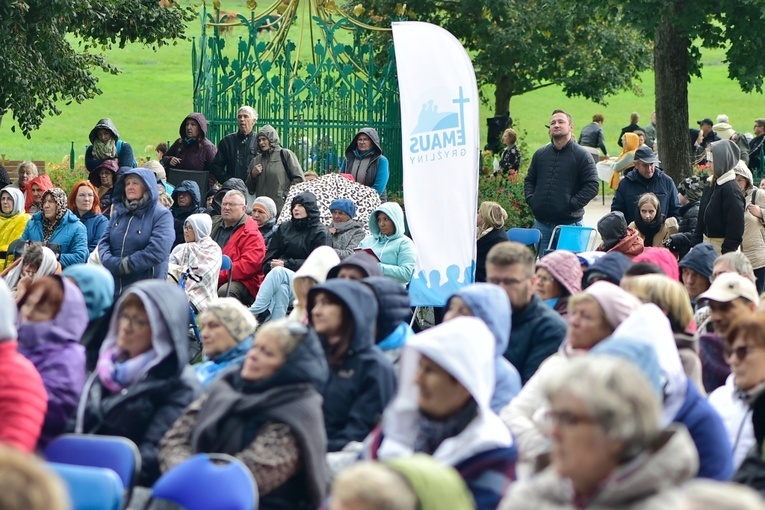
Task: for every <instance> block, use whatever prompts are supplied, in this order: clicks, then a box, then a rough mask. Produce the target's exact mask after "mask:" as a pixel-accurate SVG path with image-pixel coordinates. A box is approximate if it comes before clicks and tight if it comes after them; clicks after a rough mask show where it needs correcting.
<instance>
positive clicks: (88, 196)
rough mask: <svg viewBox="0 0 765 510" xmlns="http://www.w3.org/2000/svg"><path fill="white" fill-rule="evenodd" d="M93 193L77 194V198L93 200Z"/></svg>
mask: <svg viewBox="0 0 765 510" xmlns="http://www.w3.org/2000/svg"><path fill="white" fill-rule="evenodd" d="M93 197H94V195H93V193H77V198H93Z"/></svg>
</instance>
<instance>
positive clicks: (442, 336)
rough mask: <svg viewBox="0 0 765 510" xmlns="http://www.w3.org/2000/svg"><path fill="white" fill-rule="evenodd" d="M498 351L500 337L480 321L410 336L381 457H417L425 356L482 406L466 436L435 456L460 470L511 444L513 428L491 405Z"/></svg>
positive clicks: (450, 323) (387, 416)
mask: <svg viewBox="0 0 765 510" xmlns="http://www.w3.org/2000/svg"><path fill="white" fill-rule="evenodd" d="M495 349H496V348H495V340H494V335H493V334H492V332H491V331H490V330H489V328H488V327H487V326H486V324H484V322H483V321H482V320H481V319H478V318H477V317H457V318H456V319H453V320H450V321H448V322H445V323H442V324H439V325H438V326H434V327H432V328H430V329H428V330H425V331H423V332H422V333H420V334H417V335H415V336H413V337H411V338H409V339H408V340H407V343H406V346H405V347H404V350H403V352H402V356H401V364H400V372H399V383H398V392H397V393H396V397H395V398H394V399H393V402H391V404H390V405H389V406H388V408H387V409H386V410H385V412H384V413H383V421H382V429H383V434H384V436H385V437H384V439H383V442H382V444H381V445H380V448H379V450H378V456H379V458H380V459H386V458H392V457H398V456H401V455H404V454H407V453H409V454H410V453H412V446H413V444H414V440H415V438H416V436H417V430H418V420H419V406H418V397H419V387H418V386H417V384H416V383H415V374H416V373H417V370H418V368H417V367H418V365H419V361H420V358H421V357H422V356H426V357H428V358H429V359H431V360H432V361H433V362H434V363H436V364H437V365H438V366H440V367H441V368H442V369H444V370H445V371H446V372H448V373H449V374H450V375H451V376H452V377H454V379H456V380H457V381H458V382H459V383H460V384H461V385H462V386H463V387H464V388H465V389H466V390H467V391H468V392H469V393H470V395H471V396H472V397H473V400H475V402H476V404H477V405H478V415H477V416H476V417H475V418H474V419H473V420H472V421H471V422H470V423H469V424H468V426H467V427H466V428H465V429H464V430H463V431H462V432H460V433H459V434H457V435H456V436H454V437H451V438H449V439H446V440H445V441H443V442H442V443H441V444H440V445H439V446H438V448H437V449H436V451H435V452H434V453H433V458H434V459H436V460H439V461H441V462H443V463H444V464H448V465H451V466H454V465H455V464H457V463H459V462H460V461H462V460H464V459H467V458H470V457H472V456H473V455H476V454H478V453H481V452H484V451H487V450H491V449H496V448H503V447H509V446H511V445H512V438H511V436H510V432H509V430H508V429H507V427H506V426H505V425H504V424H503V423H502V420H500V419H499V416H497V415H496V414H495V413H494V411H492V410H491V405H490V402H491V396H492V394H493V392H494V384H495V380H494V351H495Z"/></svg>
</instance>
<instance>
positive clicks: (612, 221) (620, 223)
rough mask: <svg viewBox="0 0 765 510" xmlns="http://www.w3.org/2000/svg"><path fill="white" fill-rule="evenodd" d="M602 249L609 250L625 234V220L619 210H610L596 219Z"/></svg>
mask: <svg viewBox="0 0 765 510" xmlns="http://www.w3.org/2000/svg"><path fill="white" fill-rule="evenodd" d="M598 233H599V234H600V237H601V238H602V239H603V250H605V251H609V250H611V248H613V247H614V246H616V245H617V244H619V241H621V240H622V239H623V238H624V236H626V235H627V220H626V219H625V218H624V214H623V213H622V212H621V211H611V212H610V213H608V214H606V215H605V216H603V217H602V218H601V219H600V220H599V221H598Z"/></svg>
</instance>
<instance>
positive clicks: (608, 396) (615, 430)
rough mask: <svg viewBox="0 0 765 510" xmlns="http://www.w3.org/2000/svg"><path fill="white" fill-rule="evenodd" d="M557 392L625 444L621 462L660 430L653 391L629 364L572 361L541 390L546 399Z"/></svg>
mask: <svg viewBox="0 0 765 510" xmlns="http://www.w3.org/2000/svg"><path fill="white" fill-rule="evenodd" d="M559 393H565V394H566V398H569V399H570V398H571V397H573V398H574V399H576V400H578V401H580V402H581V403H582V404H583V405H584V407H586V408H587V409H588V411H589V413H590V414H591V415H592V417H593V418H594V419H595V421H596V422H597V423H598V424H599V425H600V426H601V428H602V429H603V430H604V431H605V433H606V435H607V436H608V437H610V438H611V439H613V440H615V441H621V442H623V443H624V449H623V450H622V454H621V460H623V461H626V460H629V459H631V458H634V457H635V456H636V455H638V454H639V453H640V452H642V451H645V450H646V449H647V448H648V447H649V446H650V444H651V443H652V442H653V441H654V439H655V438H656V436H657V434H658V433H659V431H660V425H659V423H660V419H661V406H660V404H659V399H658V397H657V395H656V391H655V390H654V389H653V387H652V386H651V383H649V382H648V379H647V378H646V377H645V376H644V375H643V373H642V372H641V371H640V370H639V369H638V368H637V367H636V366H634V365H633V364H632V363H630V362H628V361H624V360H622V359H617V358H613V357H609V356H595V355H593V356H581V357H579V358H577V359H573V360H571V361H570V362H569V363H568V365H567V366H566V367H565V368H564V369H563V370H561V371H560V372H559V373H558V374H556V375H555V376H554V377H552V378H551V379H550V380H549V381H547V384H546V385H545V387H544V394H545V397H546V398H547V399H548V400H550V399H551V398H552V397H554V396H555V395H557V394H559Z"/></svg>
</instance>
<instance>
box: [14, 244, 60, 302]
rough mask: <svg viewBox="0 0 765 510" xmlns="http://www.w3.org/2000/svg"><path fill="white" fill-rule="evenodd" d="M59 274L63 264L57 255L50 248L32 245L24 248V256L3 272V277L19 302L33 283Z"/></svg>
mask: <svg viewBox="0 0 765 510" xmlns="http://www.w3.org/2000/svg"><path fill="white" fill-rule="evenodd" d="M59 272H61V264H59V263H58V261H57V260H56V254H55V253H53V252H52V251H51V250H50V248H47V247H45V246H41V245H40V244H37V243H30V244H27V245H26V246H25V247H24V252H23V255H22V256H21V257H19V258H18V259H17V260H16V261H14V263H13V264H12V265H11V266H10V267H8V268H7V269H5V271H3V273H2V277H3V279H4V280H5V283H6V284H8V288H9V289H11V294H12V295H13V296H14V297H15V298H16V302H18V301H20V300H21V298H22V297H23V296H24V293H25V292H26V291H27V289H28V288H29V286H30V285H31V284H32V283H33V282H35V281H37V280H39V279H40V278H42V277H43V276H49V275H52V274H58V273H59Z"/></svg>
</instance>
